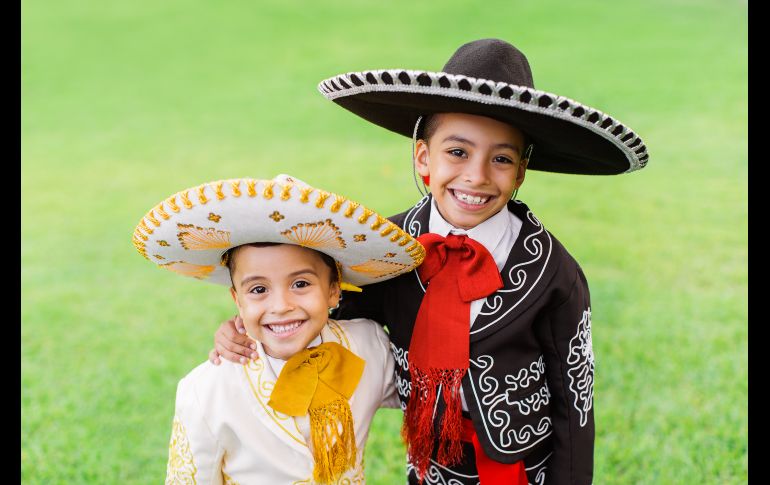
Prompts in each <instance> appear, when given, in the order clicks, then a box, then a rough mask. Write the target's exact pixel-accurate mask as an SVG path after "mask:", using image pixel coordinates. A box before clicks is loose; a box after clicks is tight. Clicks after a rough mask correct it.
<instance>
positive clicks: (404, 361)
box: [390, 342, 412, 411]
mask: <svg viewBox="0 0 770 485" xmlns="http://www.w3.org/2000/svg"><path fill="white" fill-rule="evenodd" d="M390 351H391V353H392V354H393V358H394V359H395V361H396V364H398V367H400V370H401V371H402V372H403V373H404V375H407V374H409V360H408V358H409V351H408V350H404V349H402V348H400V347H397V346H396V345H395V344H394V343H393V342H391V343H390ZM402 372H399V369H398V368H396V369H393V374H394V375H395V377H396V392H398V397H399V401H400V402H401V410H402V411H403V410H405V409H406V401H407V399H408V398H409V395H410V394H411V393H412V383H411V382H410V381H409V380H407V379H406V378H402V377H401V373H402Z"/></svg>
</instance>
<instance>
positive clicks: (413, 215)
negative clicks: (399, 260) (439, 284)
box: [403, 195, 430, 292]
mask: <svg viewBox="0 0 770 485" xmlns="http://www.w3.org/2000/svg"><path fill="white" fill-rule="evenodd" d="M429 201H430V195H426V196H425V197H423V198H422V199H420V201H419V202H417V204H416V205H415V206H414V207H412V208H411V209H409V212H407V213H406V217H405V218H404V227H403V229H404V230H405V231H407V232H408V233H409V235H410V236H413V237H415V238H416V237H417V236H419V235H420V234H422V224H421V223H420V221H418V220H417V215H418V214H419V213H420V211H421V210H422V209H424V208H425V207H430V204H428V202H429ZM426 232H427V229H426ZM412 272H413V273H414V277H415V278H417V284H419V285H420V288H422V291H423V292H425V285H423V284H422V280H420V275H419V274H417V271H412Z"/></svg>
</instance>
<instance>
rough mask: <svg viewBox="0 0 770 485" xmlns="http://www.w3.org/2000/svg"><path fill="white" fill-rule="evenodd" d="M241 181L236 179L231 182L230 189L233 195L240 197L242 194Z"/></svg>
mask: <svg viewBox="0 0 770 485" xmlns="http://www.w3.org/2000/svg"><path fill="white" fill-rule="evenodd" d="M240 185H241V181H240V180H234V181H231V182H230V190H231V191H232V192H233V197H240V196H241V187H240Z"/></svg>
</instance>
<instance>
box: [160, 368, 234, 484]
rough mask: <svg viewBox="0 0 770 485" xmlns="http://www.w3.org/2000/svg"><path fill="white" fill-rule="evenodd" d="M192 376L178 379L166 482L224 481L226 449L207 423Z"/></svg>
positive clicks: (205, 482)
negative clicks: (223, 469)
mask: <svg viewBox="0 0 770 485" xmlns="http://www.w3.org/2000/svg"><path fill="white" fill-rule="evenodd" d="M201 409H203V407H202V406H200V405H199V403H198V398H197V395H196V393H195V389H194V385H193V382H191V379H190V376H188V377H185V378H184V379H182V380H181V381H179V385H178V386H177V393H176V406H175V410H174V423H173V429H172V432H171V440H170V442H169V446H168V465H167V466H166V485H170V484H188V483H197V484H207V485H208V484H211V485H221V484H222V457H223V455H224V449H223V448H222V446H220V445H219V443H218V441H217V439H216V437H215V436H214V434H213V433H212V432H211V430H210V429H209V426H208V425H207V424H206V421H205V419H204V416H203V414H202V412H201Z"/></svg>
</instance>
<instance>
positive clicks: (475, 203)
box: [449, 189, 492, 207]
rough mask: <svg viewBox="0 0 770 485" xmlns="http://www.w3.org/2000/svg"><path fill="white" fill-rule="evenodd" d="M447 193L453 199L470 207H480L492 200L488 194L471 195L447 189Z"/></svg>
mask: <svg viewBox="0 0 770 485" xmlns="http://www.w3.org/2000/svg"><path fill="white" fill-rule="evenodd" d="M449 191H450V193H451V194H452V196H453V197H454V198H455V199H457V200H458V201H460V202H462V203H463V204H465V205H469V206H472V207H481V206H483V205H485V204H486V203H487V202H489V201H490V200H491V199H492V196H491V195H488V194H473V193H469V192H462V191H460V190H457V189H449Z"/></svg>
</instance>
